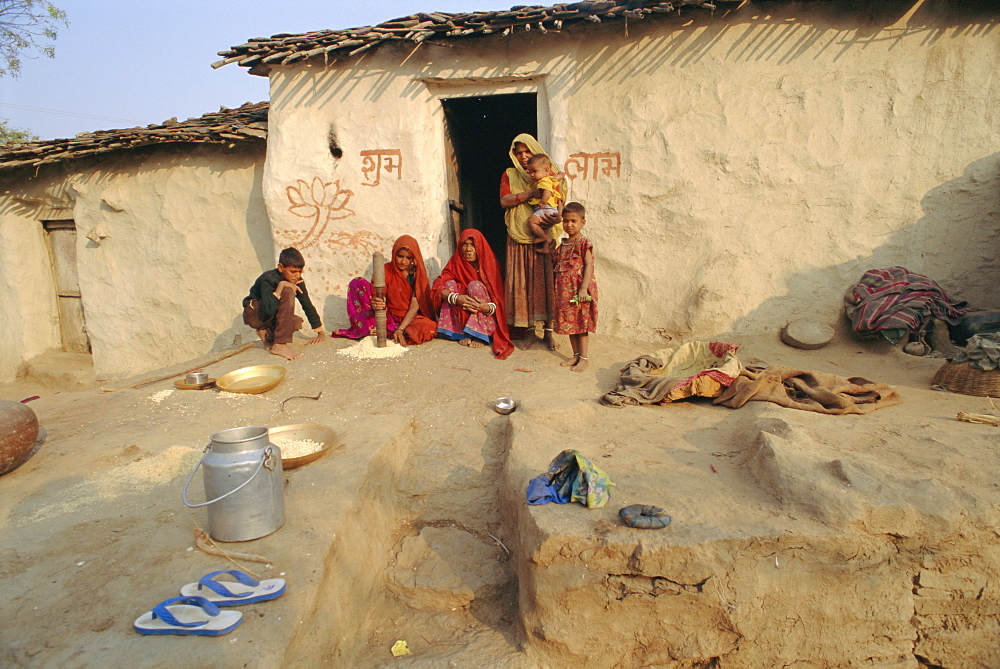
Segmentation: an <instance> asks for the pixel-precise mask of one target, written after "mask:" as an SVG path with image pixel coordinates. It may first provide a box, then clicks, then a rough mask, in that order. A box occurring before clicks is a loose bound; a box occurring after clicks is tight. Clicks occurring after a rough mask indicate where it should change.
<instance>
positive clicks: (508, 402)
mask: <svg viewBox="0 0 1000 669" xmlns="http://www.w3.org/2000/svg"><path fill="white" fill-rule="evenodd" d="M516 408H517V402H516V401H514V400H513V399H512V398H510V397H500V398H498V399H497V401H496V403H495V404H494V405H493V410H494V411H496V412H497V413H498V414H501V415H503V416H506V415H508V414H512V413H514V409H516Z"/></svg>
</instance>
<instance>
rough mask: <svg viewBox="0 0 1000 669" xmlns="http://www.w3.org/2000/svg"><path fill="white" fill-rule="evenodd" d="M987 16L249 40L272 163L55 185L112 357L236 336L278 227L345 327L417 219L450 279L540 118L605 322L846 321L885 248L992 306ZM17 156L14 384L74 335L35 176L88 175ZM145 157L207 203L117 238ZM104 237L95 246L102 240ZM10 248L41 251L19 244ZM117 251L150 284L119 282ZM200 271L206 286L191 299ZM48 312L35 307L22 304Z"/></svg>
mask: <svg viewBox="0 0 1000 669" xmlns="http://www.w3.org/2000/svg"><path fill="white" fill-rule="evenodd" d="M998 23H1000V5H998V4H997V3H996V2H987V1H985V0H979V1H974V0H952V1H944V0H930V1H926V2H914V1H913V0H906V1H902V2H880V3H858V2H848V1H841V0H833V1H824V2H819V1H813V2H716V3H714V5H710V4H709V3H705V2H697V1H695V2H692V1H675V2H654V1H643V0H618V1H613V0H608V1H603V2H580V3H572V4H565V5H555V6H552V7H519V8H516V9H511V10H509V11H496V12H473V13H467V14H441V13H427V14H415V15H413V16H408V17H401V18H398V19H395V20H392V21H388V22H386V23H383V24H380V25H378V26H374V27H362V28H352V29H344V30H320V31H317V32H312V33H305V34H298V35H276V36H274V37H270V38H256V39H252V40H250V41H249V42H247V43H246V44H243V45H240V46H236V47H233V48H232V49H230V50H228V51H224V52H221V55H222V56H223V60H221V61H219V62H218V63H216V65H220V66H221V65H226V64H236V65H240V66H243V67H247V68H249V72H250V73H251V74H254V75H259V76H266V77H269V79H270V88H271V96H270V109H269V113H268V119H267V128H268V132H267V152H266V160H264V157H263V147H262V143H261V142H259V141H257V142H237V140H231V141H232V142H234V143H237V144H239V146H234V147H233V148H227V149H226V150H224V151H223V150H221V149H219V150H214V149H213V148H212V147H210V146H205V147H203V148H199V149H198V151H196V153H197V156H198V157H197V159H196V158H194V157H191V156H189V155H188V154H187V153H185V155H184V156H180V155H174V154H172V155H171V157H170V158H169V159H168V158H167V157H166V156H163V157H159V158H154V156H157V155H159V154H154V153H149V151H148V150H147V151H146V152H144V153H142V154H141V155H138V156H137V154H136V152H135V151H134V150H131V149H127V147H120V148H119V150H118V151H117V152H114V153H108V154H106V155H104V156H102V157H97V156H95V157H94V158H90V159H89V160H91V161H92V162H91V163H90V164H92V165H94V167H93V168H91V169H92V170H94V175H95V176H93V177H92V178H91V180H90V182H89V183H90V184H91V186H90V192H92V193H94V194H95V195H94V196H93V198H92V199H90V200H88V199H87V198H86V197H85V196H83V195H81V194H83V193H86V192H87V188H86V187H83V188H76V187H74V188H72V189H65V193H66V194H65V196H64V197H63V199H62V200H60V202H62V203H63V205H64V206H66V207H68V213H67V214H66V216H67V217H70V216H69V214H70V213H72V216H71V218H73V219H74V220H76V221H77V225H78V227H79V228H80V229H81V230H83V229H86V230H84V232H85V234H84V235H80V236H79V237H78V238H77V241H76V253H77V263H78V267H79V271H80V293H81V298H82V302H83V307H84V313H85V315H86V318H87V323H88V331H89V334H90V340H91V346H92V348H93V350H94V359H95V364H97V366H98V368H99V373H104V374H106V375H121V374H125V373H134V372H138V371H141V370H142V369H144V368H147V369H148V368H152V367H156V366H160V365H163V364H166V363H169V362H174V361H177V360H179V359H182V358H184V357H190V356H191V355H193V354H195V353H199V352H204V351H205V350H207V349H208V348H209V347H219V346H225V345H228V344H230V343H231V340H232V337H233V333H235V332H236V331H237V330H238V329H239V328H240V327H241V326H240V325H239V323H238V322H236V321H235V320H234V319H235V316H236V314H237V311H236V310H235V309H229V310H228V311H226V310H224V309H222V307H221V305H223V304H225V305H226V307H229V306H230V305H236V304H238V301H239V298H240V297H242V295H243V293H244V292H245V289H246V285H245V284H246V278H247V277H248V276H249V275H251V274H253V272H254V271H256V270H257V269H259V267H262V266H267V265H268V264H270V263H271V262H273V259H271V258H269V257H267V258H265V257H263V256H269V255H270V254H272V253H273V249H274V248H275V246H277V247H280V246H284V245H289V244H292V245H296V246H298V247H299V248H301V249H302V250H303V252H304V254H305V255H306V258H307V262H308V264H309V268H308V272H309V274H308V280H309V284H310V291H311V292H312V293H313V294H314V300H315V301H317V303H318V305H319V306H320V307H321V309H322V311H323V317H324V322H325V323H326V324H328V325H337V324H338V322H342V320H343V318H344V316H343V296H344V294H345V292H346V287H347V283H348V281H349V280H350V279H351V278H352V277H353V276H355V275H357V274H359V273H361V272H363V271H365V270H366V268H368V267H369V266H370V263H371V253H372V251H374V250H382V251H383V252H385V251H386V250H388V248H389V247H390V245H391V243H392V240H393V239H395V237H396V236H397V235H399V234H403V233H408V234H412V235H414V236H415V237H416V238H417V239H418V241H419V242H420V244H421V246H422V248H423V250H424V257H425V258H427V259H428V263H429V265H430V266H429V270H430V272H431V274H432V275H434V274H436V271H437V270H438V269H439V268H440V266H441V265H442V264H443V263H444V261H445V260H446V259H447V257H448V256H449V254H450V253H451V251H452V249H453V247H454V239H455V231H456V229H457V228H459V227H461V226H473V227H477V228H480V229H482V230H483V232H484V234H486V236H487V238H488V239H489V240H490V241H491V243H492V244H493V246H494V248H495V249H496V250H498V251H500V253H499V255H500V256H502V255H503V248H504V236H503V235H504V230H503V222H502V212H501V210H500V208H499V206H498V204H497V199H498V186H499V179H500V175H501V173H502V171H503V169H505V168H506V167H508V166H509V165H510V160H509V158H508V156H507V151H508V148H509V142H510V140H511V138H512V137H513V136H514V135H515V134H517V133H519V132H530V133H534V134H536V135H537V136H538V138H539V140H540V142H541V144H542V145H543V146H545V147H546V148H547V149H548V150H549V152H550V153H551V155H552V157H553V158H554V159H555V161H556V163H557V165H559V166H560V167H561V168H562V169H563V170H564V171H565V172H566V173H567V175H568V176H569V177H570V180H571V199H575V200H579V201H581V202H583V203H584V204H585V205H587V207H588V212H589V214H588V227H587V229H586V233H587V235H588V236H589V237H590V238H591V239H592V240H593V241H594V244H595V247H596V249H597V277H598V281H599V282H600V286H601V293H602V305H601V310H602V311H601V325H600V327H601V332H602V333H606V334H611V335H620V336H627V337H633V338H634V337H638V338H643V337H648V338H650V339H659V336H660V335H661V334H662V335H667V336H669V337H672V338H682V337H687V336H698V337H703V336H709V335H715V334H721V333H727V332H729V333H736V334H738V333H740V332H751V331H764V330H769V329H774V330H776V329H777V328H779V327H781V326H782V325H784V324H785V323H786V322H787V321H788V320H789V319H791V318H793V317H812V318H815V319H818V320H820V321H823V322H828V323H830V324H834V323H837V322H839V320H840V318H841V312H842V309H841V304H842V296H843V293H844V291H845V290H846V289H847V288H848V287H850V286H851V285H852V284H853V283H855V282H856V281H857V279H858V278H859V277H860V276H861V274H862V273H863V272H864V271H865V270H866V269H868V268H871V267H877V266H890V265H903V266H905V267H907V268H908V269H910V270H912V271H915V272H919V273H923V274H927V275H929V276H931V277H933V278H934V279H935V280H937V281H938V282H939V283H940V284H941V285H942V286H943V287H945V288H946V289H947V290H948V291H950V292H951V293H952V294H953V295H954V296H956V297H959V298H964V299H966V300H968V301H970V302H972V303H973V304H975V305H977V306H983V307H1000V302H998V300H1000V298H998V297H997V291H996V286H997V285H1000V263H998V261H997V251H996V249H997V247H998V244H1000V148H998V147H1000V81H998V78H997V74H996V63H997V62H1000V39H998V31H1000V26H998ZM239 147H242V148H239ZM10 156H11V153H10V152H9V151H5V152H3V153H0V175H2V178H3V184H4V185H3V187H2V188H0V239H3V240H4V241H3V251H2V253H3V254H4V261H3V262H4V272H3V274H4V279H3V280H4V282H5V283H4V290H3V291H0V306H2V308H3V310H4V311H5V312H7V313H10V314H13V317H12V318H10V319H7V321H6V323H5V324H3V325H0V335H3V336H5V338H6V339H7V340H8V341H12V342H16V346H15V348H16V349H17V350H14V351H13V352H11V351H5V353H4V355H3V357H2V359H0V377H4V378H9V377H10V376H11V375H12V374H13V373H14V370H15V369H16V367H17V365H18V363H19V360H23V359H26V358H27V357H29V354H30V353H33V352H37V351H38V350H39V349H40V348H44V347H51V346H58V345H59V343H60V340H59V338H58V336H57V334H58V326H57V322H58V313H59V312H58V309H57V305H56V301H57V300H56V298H55V297H49V295H51V294H53V291H54V290H55V283H54V280H53V279H52V278H51V276H52V275H53V272H52V269H51V260H50V259H49V255H48V254H47V252H46V251H45V248H44V244H43V241H44V234H43V232H44V230H45V226H44V222H45V220H49V219H46V218H45V216H44V215H40V214H39V207H41V206H42V204H40V203H34V202H35V200H32V199H31V197H27V199H26V196H25V193H30V192H36V191H38V189H39V188H40V184H41V183H42V181H40V180H44V181H45V183H47V184H50V186H46V187H51V188H58V187H59V183H61V182H60V179H64V178H69V174H68V172H67V168H65V167H59V168H55V167H48V168H46V169H41V170H38V174H37V175H36V173H35V170H34V169H33V168H32V169H30V170H26V169H24V168H23V167H21V168H12V167H11V165H10V161H11V158H10ZM154 159H155V160H156V161H163V162H162V163H161V164H158V165H157V166H156V167H152V166H151V167H150V168H149V172H150V178H152V174H153V173H155V174H156V175H159V178H164V179H167V180H169V181H173V180H174V178H175V177H173V176H170V175H173V174H175V173H176V174H177V177H176V178H177V179H183V180H185V181H187V183H186V185H184V186H183V187H181V188H180V189H179V190H178V193H179V194H180V193H185V194H189V193H198V192H205V193H206V195H205V198H206V199H204V200H203V199H202V198H201V197H199V198H192V197H186V196H182V195H179V196H178V197H176V198H169V197H166V198H164V197H159V196H153V195H152V192H155V189H153V191H152V192H150V195H149V197H150V199H151V200H153V202H151V203H150V205H149V206H151V207H153V208H155V209H156V213H155V215H150V216H141V217H135V219H134V220H133V221H130V222H129V223H128V224H127V225H122V226H121V227H123V228H125V229H128V230H129V232H128V234H127V235H126V234H123V233H121V232H116V231H115V226H116V224H115V223H113V221H118V220H120V221H124V220H126V218H127V217H129V216H130V214H129V213H128V211H127V207H125V206H124V205H123V202H124V198H125V197H126V195H125V193H128V197H132V193H133V192H135V190H136V188H133V187H132V186H131V185H130V186H128V187H127V188H126V184H133V183H134V185H135V186H136V187H137V188H140V189H141V188H147V190H149V187H147V186H143V184H142V181H141V179H139V178H138V176H137V175H135V174H132V173H131V172H129V170H131V171H132V172H136V171H138V172H142V173H145V172H143V170H142V169H140V167H141V164H142V161H149V160H154ZM217 161H218V162H217ZM232 161H236V162H238V163H239V166H238V168H237V167H236V166H233V168H232V169H230V168H225V169H223V168H222V167H221V166H222V165H227V164H229V163H231V162H232ZM126 165H128V166H131V167H125V166H126ZM126 172H128V174H125V173H126ZM181 174H183V175H185V176H183V177H181V176H180V175H181ZM228 180H233V182H230V181H228ZM105 190H107V191H108V192H109V196H108V198H105V197H104V196H103V195H101V194H99V192H103V191H105ZM109 198H110V199H109ZM35 199H36V200H37V198H35ZM208 200H210V201H211V202H210V203H209V201H208ZM101 202H105V204H101ZM202 205H204V206H205V207H208V206H211V207H212V211H215V212H217V215H216V214H212V215H208V214H205V213H199V212H200V211H201V210H200V209H199V207H201V206H202ZM123 207H124V209H123ZM175 208H176V211H174V209H175ZM116 209H117V210H120V211H116ZM265 210H266V222H265V213H264V212H265ZM205 211H208V210H207V209H206V210H205ZM185 217H187V218H188V219H190V220H191V223H190V225H188V226H187V227H184V228H175V227H173V226H172V225H171V224H168V223H167V222H168V221H178V220H181V219H182V218H185ZM262 225H269V228H270V230H269V231H270V235H271V237H272V240H268V241H267V242H264V241H262V239H261V237H262V236H265V235H266V234H267V232H266V231H265V230H264V229H263V228H262ZM98 227H100V228H103V229H105V231H106V233H107V234H108V239H107V240H106V241H92V240H89V239H88V238H87V236H86V235H87V234H89V233H90V231H91V230H93V229H95V228H98ZM146 228H148V229H146ZM116 235H121V236H120V237H119V238H118V239H119V241H116ZM9 239H22V240H28V241H20V242H19V244H20V246H17V247H16V249H18V250H16V251H15V250H14V249H15V247H12V246H10V245H9V244H8V242H7V240H9ZM129 239H134V240H135V243H134V244H133V243H129V244H125V243H124V242H125V241H126V240H129ZM154 240H155V243H152V242H154ZM271 241H273V245H271V244H270V242H271ZM219 248H223V249H236V250H237V251H238V252H237V253H236V257H237V258H239V260H237V261H236V262H235V266H229V267H220V266H218V265H213V264H212V263H211V262H208V261H207V259H206V255H204V254H203V253H202V250H205V252H206V254H207V253H208V252H209V250H211V249H219ZM192 249H197V252H193V251H192ZM8 256H16V257H17V258H18V259H17V261H16V264H12V263H13V262H14V261H13V260H12V259H11V258H8ZM163 264H166V265H168V266H169V267H171V268H172V271H170V272H166V271H160V266H161V265H163ZM251 265H252V267H251ZM22 267H23V268H24V271H19V269H15V268H22ZM223 270H224V271H223ZM123 271H124V272H128V271H131V272H137V273H139V274H141V275H142V277H143V280H142V281H141V282H139V283H128V287H127V288H126V287H124V286H123V282H121V281H118V279H119V278H120V277H121V276H122V275H121V272H123ZM41 277H44V279H43V278H41ZM85 277H87V278H85ZM234 277H239V278H238V280H237V279H235V278H234ZM29 278H30V280H31V281H32V282H33V283H32V285H34V286H36V288H35V289H33V291H32V293H33V296H32V297H31V298H29V297H26V296H25V295H24V287H23V286H24V281H25V280H28V279H29ZM251 278H252V277H251ZM206 284H207V285H210V286H211V292H212V293H213V301H212V302H211V303H209V302H206V301H204V300H202V301H193V300H192V299H180V300H178V299H174V298H175V297H176V294H177V291H178V290H189V288H188V286H191V288H190V290H191V291H192V292H196V287H197V288H201V287H203V286H204V285H206ZM180 286H184V288H179V287H180ZM35 294H38V295H39V296H38V297H36V296H35ZM167 296H170V299H167ZM216 298H217V299H216ZM223 298H224V299H223ZM41 302H44V303H45V304H46V305H47V307H46V308H47V309H48V311H47V312H46V313H44V314H40V313H38V309H37V306H34V307H33V308H29V305H37V304H39V303H41ZM192 304H193V305H194V308H190V307H191V306H192ZM182 333H183V334H182ZM219 333H222V334H221V335H220V334H219ZM163 337H171V338H172V339H184V338H186V339H187V340H188V341H189V342H190V346H188V347H187V348H184V349H183V350H182V351H179V352H177V355H175V351H174V350H173V349H170V348H162V349H160V348H157V347H155V346H152V345H148V346H147V345H146V344H141V345H140V351H141V352H140V354H139V355H138V356H137V357H136V358H135V359H122V358H120V357H119V356H120V355H121V351H120V349H121V346H122V344H123V342H124V341H126V340H127V341H128V342H130V345H132V344H134V343H135V342H137V341H138V342H151V341H153V340H156V339H158V338H163ZM223 340H228V341H223ZM111 351H114V353H113V354H112V353H111ZM178 356H179V357H178Z"/></svg>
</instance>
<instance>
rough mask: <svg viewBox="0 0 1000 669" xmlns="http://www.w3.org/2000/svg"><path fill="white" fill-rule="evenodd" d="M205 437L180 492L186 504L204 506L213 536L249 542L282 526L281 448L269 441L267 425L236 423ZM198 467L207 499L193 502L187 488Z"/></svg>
mask: <svg viewBox="0 0 1000 669" xmlns="http://www.w3.org/2000/svg"><path fill="white" fill-rule="evenodd" d="M209 438H210V439H211V441H210V442H209V444H208V445H207V446H206V447H205V455H203V456H202V458H201V461H200V462H199V463H198V465H197V466H196V467H195V468H194V471H192V472H191V476H189V477H188V480H187V483H185V484H184V493H183V495H182V498H183V500H184V504H185V505H186V506H189V507H191V508H195V507H199V506H207V507H208V534H209V535H210V536H211V537H212V538H213V539H215V540H217V541H249V540H250V539H258V538H260V537H263V536H267V535H268V534H271V533H272V532H274V531H275V530H277V529H278V528H279V527H281V526H282V525H284V524H285V498H284V493H285V489H284V483H285V477H284V474H283V472H282V469H281V449H279V448H278V447H277V446H275V445H274V444H272V443H270V441H269V440H268V432H267V428H266V427H234V428H230V429H228V430H221V431H220V432H216V433H215V434H213V435H212V436H211V437H209ZM198 467H202V468H203V477H204V482H205V499H206V500H208V501H206V502H202V503H200V504H191V503H190V502H188V499H187V489H188V485H190V484H191V479H192V478H194V475H195V472H197V471H198Z"/></svg>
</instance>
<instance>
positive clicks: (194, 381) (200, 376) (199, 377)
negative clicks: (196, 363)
mask: <svg viewBox="0 0 1000 669" xmlns="http://www.w3.org/2000/svg"><path fill="white" fill-rule="evenodd" d="M206 381H208V372H188V374H187V376H185V377H184V383H186V384H187V385H189V386H200V385H201V384H203V383H205V382H206Z"/></svg>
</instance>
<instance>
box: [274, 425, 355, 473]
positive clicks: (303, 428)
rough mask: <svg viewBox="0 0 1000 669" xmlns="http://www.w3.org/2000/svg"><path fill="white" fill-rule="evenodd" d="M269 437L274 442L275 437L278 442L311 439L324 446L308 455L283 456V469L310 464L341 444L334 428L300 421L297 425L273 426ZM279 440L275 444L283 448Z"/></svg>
mask: <svg viewBox="0 0 1000 669" xmlns="http://www.w3.org/2000/svg"><path fill="white" fill-rule="evenodd" d="M268 438H269V439H271V441H272V442H273V441H274V440H275V438H277V439H278V442H280V441H281V440H288V441H295V440H298V439H311V440H312V441H315V442H317V443H319V444H322V447H321V448H320V449H319V450H318V451H313V452H312V453H307V454H306V455H300V456H299V457H297V458H286V457H284V456H282V458H281V468H282V469H295V468H296V467H301V466H302V465H306V464H309V463H310V462H312V461H313V460H318V459H319V458H321V457H323V456H324V455H326V454H327V453H328V452H330V451H331V450H333V448H334V447H336V446H339V444H338V443H337V433H336V432H334V431H333V428H331V427H328V426H326V425H317V424H314V423H298V424H296V425H282V426H281V427H272V428H271V429H270V430H268ZM278 442H275V444H276V445H277V446H278V448H281V444H280V443H278Z"/></svg>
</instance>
